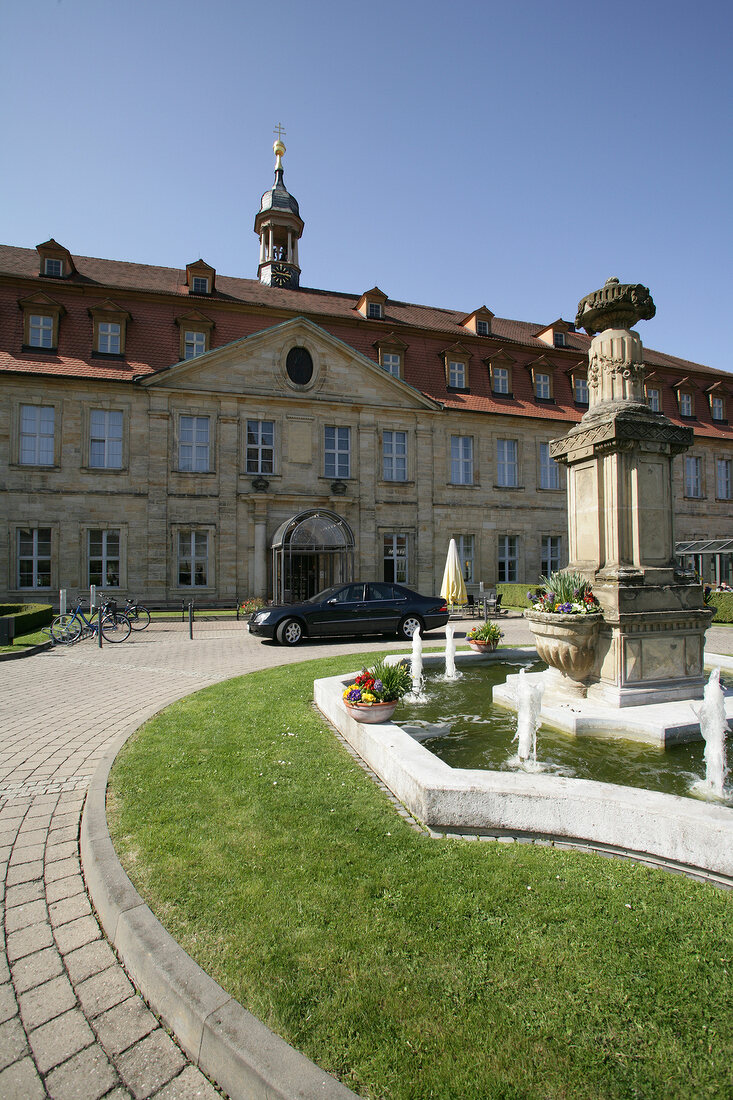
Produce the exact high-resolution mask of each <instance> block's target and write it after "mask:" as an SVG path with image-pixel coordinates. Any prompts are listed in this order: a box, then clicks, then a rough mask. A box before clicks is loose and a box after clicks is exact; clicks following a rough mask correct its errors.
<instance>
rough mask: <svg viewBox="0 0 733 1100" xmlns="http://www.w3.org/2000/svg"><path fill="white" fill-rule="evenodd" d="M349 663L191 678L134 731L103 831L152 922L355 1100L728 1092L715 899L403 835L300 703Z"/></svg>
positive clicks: (653, 881) (606, 872) (569, 856)
mask: <svg viewBox="0 0 733 1100" xmlns="http://www.w3.org/2000/svg"><path fill="white" fill-rule="evenodd" d="M363 659H364V660H369V659H370V658H369V657H368V656H367V657H365V658H363ZM361 660H362V659H360V658H359V657H353V656H343V657H340V658H338V659H329V660H322V661H317V662H316V661H311V662H308V663H305V664H301V665H296V666H291V667H287V668H280V669H276V670H272V671H268V672H262V673H253V674H251V675H249V676H245V677H242V678H240V679H238V680H234V681H230V682H228V683H225V684H222V685H219V686H216V687H214V688H210V689H207V690H205V691H202V692H199V693H198V694H196V695H194V696H191V697H189V698H188V699H186V700H183V701H182V702H180V703H177V704H176V705H174V706H172V707H170V708H169V709H168V710H166V711H165V712H164V713H163V714H162V715H160V716H158V717H157V718H156V719H154V720H153V721H151V722H149V723H148V724H147V725H146V726H144V727H143V729H142V730H140V731H139V732H138V733H137V734H136V735H135V736H134V737H133V738H132V739H131V740H130V741H129V742H128V744H127V746H126V747H125V749H124V750H123V752H122V754H121V755H120V757H119V759H118V762H117V764H116V766H115V768H114V770H113V773H112V777H111V784H110V792H109V799H108V808H109V816H110V827H111V831H112V835H113V840H114V843H115V847H116V848H117V851H118V853H119V854H120V857H121V858H122V861H123V863H124V865H125V867H126V869H127V871H128V873H129V874H130V876H131V878H132V879H133V881H134V882H135V884H136V885H137V887H138V889H139V890H140V892H141V893H142V894H143V896H144V897H145V898H146V900H147V901H148V902H149V904H150V905H151V907H152V908H153V910H154V911H155V913H156V914H157V915H158V917H159V918H160V919H161V921H162V922H163V923H164V924H165V926H166V927H167V928H168V929H169V930H170V931H171V933H172V934H173V935H174V936H175V937H176V939H177V940H178V941H179V942H180V943H181V944H182V945H183V946H184V947H185V948H186V950H187V951H188V952H189V954H191V955H192V956H193V957H194V958H196V959H197V960H198V962H199V963H200V964H201V965H202V966H203V967H204V968H205V969H206V970H207V971H208V972H209V973H210V974H212V975H213V977H215V978H216V979H217V980H218V981H219V982H220V983H221V984H222V985H223V986H224V987H225V988H226V989H227V990H228V991H229V992H230V993H231V994H232V995H233V996H234V997H236V998H237V999H238V1000H239V1001H240V1002H241V1003H242V1004H243V1005H244V1006H245V1007H246V1008H248V1009H250V1010H251V1011H252V1012H254V1013H255V1014H256V1015H257V1016H259V1017H260V1018H261V1019H262V1020H264V1021H265V1022H266V1023H267V1024H268V1025H269V1026H270V1027H271V1028H273V1029H274V1030H275V1031H277V1032H278V1033H279V1034H281V1035H282V1036H283V1037H284V1038H286V1039H287V1040H288V1041H289V1042H290V1043H292V1044H294V1045H295V1046H296V1047H298V1048H299V1049H300V1050H302V1051H303V1052H304V1053H306V1054H307V1055H308V1056H309V1057H310V1058H313V1059H314V1060H315V1061H316V1062H318V1063H319V1064H320V1065H321V1066H322V1067H324V1068H325V1069H328V1070H329V1071H330V1072H331V1073H334V1074H335V1075H336V1076H338V1077H340V1078H341V1080H343V1081H344V1082H345V1083H346V1084H348V1085H349V1086H350V1087H351V1088H353V1089H354V1090H355V1091H356V1092H358V1093H360V1094H361V1095H362V1096H364V1097H370V1098H389V1100H396V1098H400V1100H402V1098H404V1100H407V1098H410V1100H428V1098H444V1100H459V1098H460V1100H490V1098H496V1100H511V1098H520V1097H522V1098H537V1100H547V1098H556V1097H564V1098H572V1100H575V1098H578V1097H596V1098H604V1100H608V1098H616V1097H617V1098H627V1097H645V1098H646V1097H675V1098H678V1097H689V1098H693V1097H694V1098H696V1100H697V1098H700V1097H720V1096H722V1095H725V1094H726V1091H725V1090H726V1089H728V1088H729V1084H728V1085H726V1084H725V1082H726V1081H728V1082H730V1064H731V1056H732V1055H733V992H732V991H733V983H732V982H731V974H730V969H731V958H732V955H733V923H732V920H731V918H732V917H733V896H731V895H730V894H728V893H726V892H723V891H720V890H717V889H715V888H713V887H710V886H704V885H700V884H697V883H694V882H692V881H690V880H687V879H684V878H680V877H677V876H674V875H671V874H667V873H665V872H661V871H652V870H650V869H647V868H645V867H642V866H639V865H636V864H633V863H631V862H628V861H620V860H609V859H603V858H601V857H600V856H594V855H590V854H585V853H576V852H563V851H556V850H554V849H550V848H544V847H537V846H533V845H519V844H513V845H504V844H501V845H500V844H496V843H491V842H484V843H479V842H462V841H459V840H431V839H430V838H428V837H427V836H425V835H423V834H419V833H416V832H415V831H413V830H412V829H411V828H410V827H409V826H408V825H407V824H406V823H405V822H404V821H403V820H402V819H401V818H400V817H399V816H398V815H397V814H396V813H395V811H394V808H393V807H392V805H391V804H390V802H389V801H388V799H387V798H386V797H385V796H384V795H383V794H382V793H381V792H380V791H379V790H378V789H377V788H376V787H375V786H374V785H373V784H372V782H371V781H370V780H369V779H368V778H367V776H366V775H365V773H364V772H363V771H362V770H361V768H359V767H358V766H357V765H356V764H355V763H354V762H353V760H352V759H351V758H350V756H349V755H348V754H347V753H346V751H345V750H344V749H343V747H342V746H340V745H339V744H338V742H337V741H336V739H335V738H334V736H333V734H332V733H331V732H330V731H329V730H328V728H327V727H326V726H325V724H324V722H323V719H322V718H321V717H320V715H319V714H318V712H316V711H315V710H314V708H313V706H312V681H313V679H314V677H315V676H326V675H333V674H335V673H337V672H339V671H343V672H348V671H351V670H353V669H354V668H357V667H359V665H360V663H361ZM728 1095H730V1092H728Z"/></svg>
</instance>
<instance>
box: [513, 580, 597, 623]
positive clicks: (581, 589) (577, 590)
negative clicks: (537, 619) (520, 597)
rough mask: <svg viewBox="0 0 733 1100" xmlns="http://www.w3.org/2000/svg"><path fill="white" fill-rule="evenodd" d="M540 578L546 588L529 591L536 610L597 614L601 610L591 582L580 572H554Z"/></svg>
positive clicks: (528, 597) (563, 613) (555, 613)
mask: <svg viewBox="0 0 733 1100" xmlns="http://www.w3.org/2000/svg"><path fill="white" fill-rule="evenodd" d="M540 580H541V581H543V583H544V589H543V590H542V591H541V592H539V593H536V592H528V593H527V599H528V600H529V601H530V603H531V604H532V609H533V610H534V611H543V612H544V613H545V614H547V615H596V614H598V612H599V611H600V610H601V605H600V604H599V602H598V600H597V599H596V598H595V596H594V595H593V591H592V589H591V586H590V584H589V583H588V581H587V580H585V578H584V577H583V576H582V575H581V574H580V573H552V574H551V575H550V576H549V577H540Z"/></svg>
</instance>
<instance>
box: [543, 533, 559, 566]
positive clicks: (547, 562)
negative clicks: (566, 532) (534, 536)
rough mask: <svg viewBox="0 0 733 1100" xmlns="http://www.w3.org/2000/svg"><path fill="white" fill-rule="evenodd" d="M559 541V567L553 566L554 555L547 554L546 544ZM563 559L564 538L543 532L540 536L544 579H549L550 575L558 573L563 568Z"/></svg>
mask: <svg viewBox="0 0 733 1100" xmlns="http://www.w3.org/2000/svg"><path fill="white" fill-rule="evenodd" d="M553 541H557V543H558V547H557V565H555V566H553V564H552V562H553V556H552V553H551V552H550V553H546V544H547V543H550V542H553ZM562 557H563V536H562V535H557V534H552V533H551V532H548V533H545V532H543V533H542V534H541V535H540V573H541V575H542V576H544V577H549V576H550V573H554V572H556V571H557V570H558V569H560V568H561V564H560V563H561V562H562Z"/></svg>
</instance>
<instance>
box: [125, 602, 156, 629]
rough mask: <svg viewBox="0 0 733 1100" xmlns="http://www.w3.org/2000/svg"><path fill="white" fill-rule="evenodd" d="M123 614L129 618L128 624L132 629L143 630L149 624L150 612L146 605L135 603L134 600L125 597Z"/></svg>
mask: <svg viewBox="0 0 733 1100" xmlns="http://www.w3.org/2000/svg"><path fill="white" fill-rule="evenodd" d="M122 613H123V615H127V618H128V619H129V620H130V626H131V627H132V629H133V630H145V629H146V627H149V626H150V612H149V611H148V609H147V607H143V605H142V604H141V603H137V601H136V600H131V599H130V597H129V596H128V597H127V603H126V604H125V606H124V607H123V609H122Z"/></svg>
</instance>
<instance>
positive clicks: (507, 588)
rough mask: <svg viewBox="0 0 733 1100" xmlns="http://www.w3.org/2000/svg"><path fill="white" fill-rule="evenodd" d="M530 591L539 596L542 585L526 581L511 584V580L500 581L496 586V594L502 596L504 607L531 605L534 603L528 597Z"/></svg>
mask: <svg viewBox="0 0 733 1100" xmlns="http://www.w3.org/2000/svg"><path fill="white" fill-rule="evenodd" d="M528 591H529V592H533V593H534V594H535V595H536V596H538V595H539V594H540V592H541V591H542V585H541V584H527V582H526V581H524V582H523V583H522V584H510V583H509V582H504V581H500V582H499V584H497V586H496V594H497V596H501V602H502V605H503V606H504V607H531V606H532V604H531V603H530V601H529V600H528V599H527V592H528Z"/></svg>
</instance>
